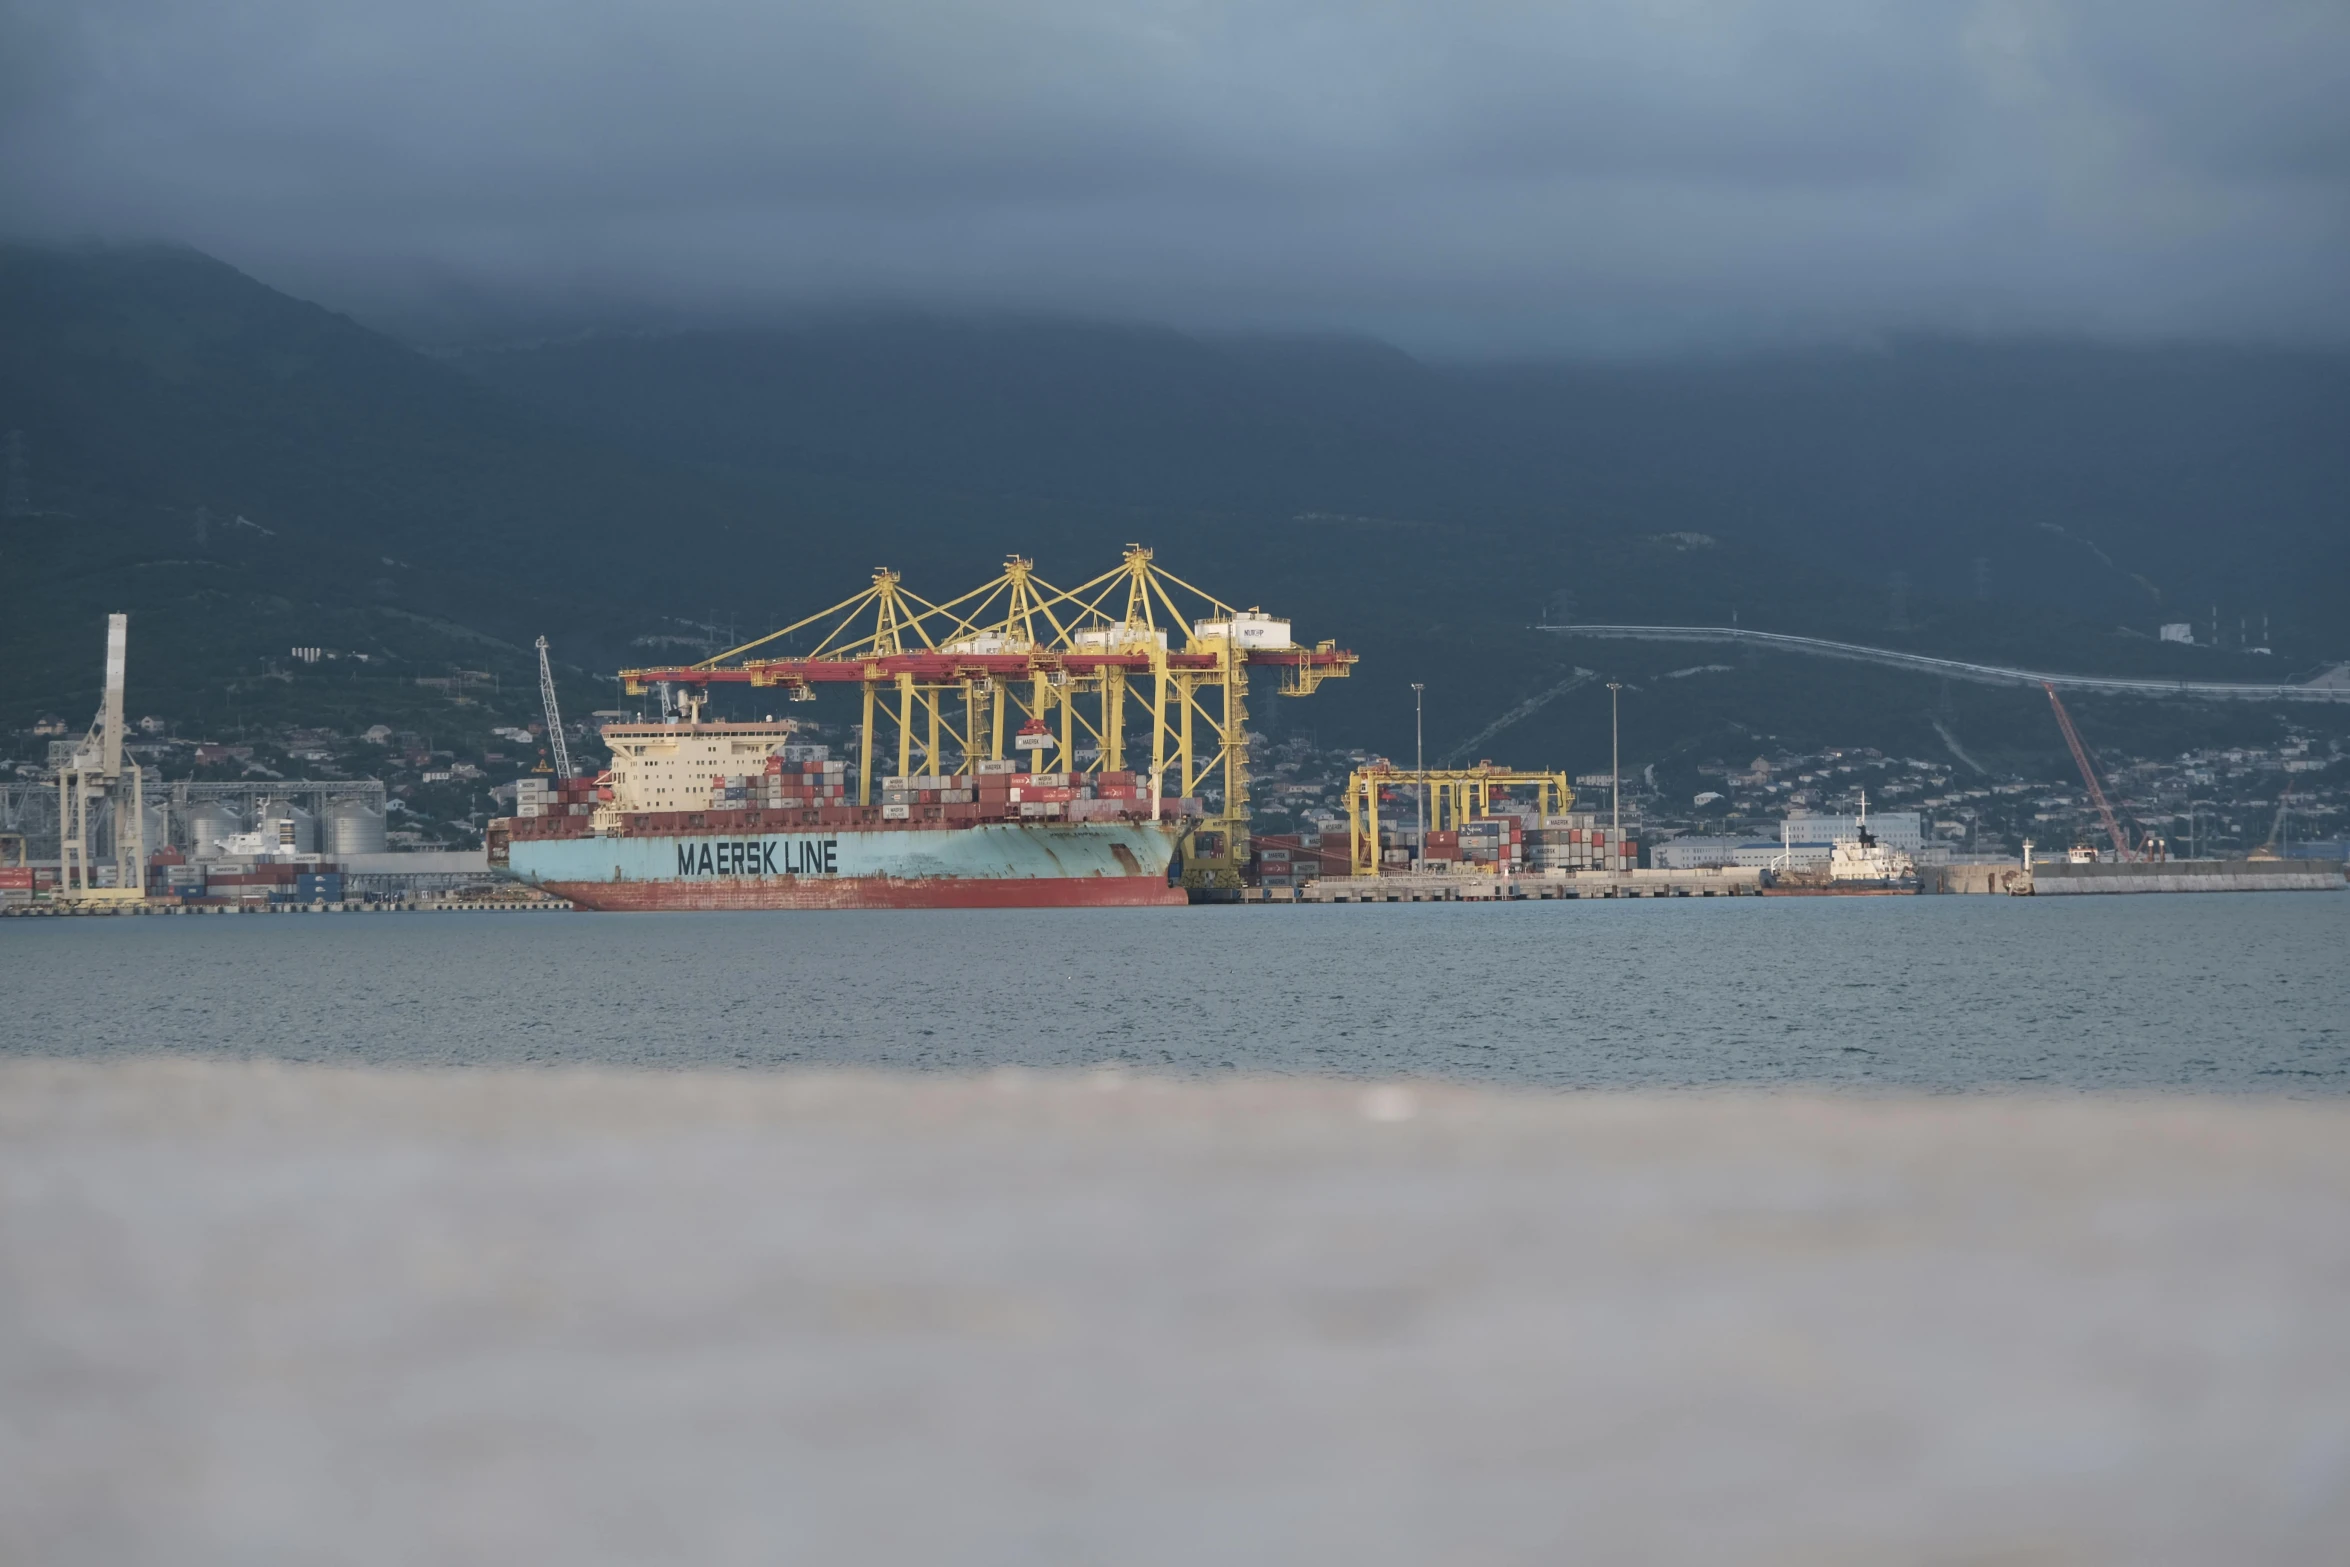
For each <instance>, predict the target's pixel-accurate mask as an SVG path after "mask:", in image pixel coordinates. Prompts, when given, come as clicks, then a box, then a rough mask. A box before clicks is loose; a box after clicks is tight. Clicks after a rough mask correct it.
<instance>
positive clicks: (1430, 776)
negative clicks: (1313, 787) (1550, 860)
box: [1346, 762, 1575, 876]
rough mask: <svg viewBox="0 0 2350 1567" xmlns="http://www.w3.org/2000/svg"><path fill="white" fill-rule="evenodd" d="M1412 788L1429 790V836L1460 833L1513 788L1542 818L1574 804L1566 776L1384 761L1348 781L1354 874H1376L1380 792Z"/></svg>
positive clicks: (1484, 764) (1348, 834) (1484, 765)
mask: <svg viewBox="0 0 2350 1567" xmlns="http://www.w3.org/2000/svg"><path fill="white" fill-rule="evenodd" d="M1413 787H1425V788H1426V789H1427V790H1428V794H1429V799H1428V830H1429V831H1430V832H1443V831H1446V830H1448V828H1449V830H1451V831H1454V832H1458V831H1459V830H1460V827H1461V824H1462V823H1463V822H1466V821H1470V820H1472V819H1474V818H1476V817H1479V816H1484V815H1486V814H1488V813H1489V812H1490V811H1491V810H1492V808H1493V802H1494V799H1495V797H1496V796H1498V795H1501V794H1504V793H1507V792H1508V791H1509V790H1512V789H1532V790H1533V791H1534V803H1535V804H1536V806H1537V807H1539V809H1540V811H1541V814H1542V815H1544V816H1563V815H1565V814H1566V811H1567V808H1568V807H1569V806H1571V805H1573V804H1574V803H1575V791H1574V789H1573V788H1571V787H1570V786H1569V785H1568V783H1567V775H1566V774H1565V773H1522V772H1518V771H1516V770H1514V769H1512V768H1507V767H1496V766H1494V765H1493V764H1492V763H1491V762H1479V763H1478V764H1477V765H1476V766H1475V767H1461V768H1412V767H1389V766H1388V765H1386V764H1385V763H1383V762H1379V763H1373V764H1372V765H1370V766H1368V767H1359V768H1357V769H1355V771H1354V773H1353V774H1352V775H1351V776H1349V777H1348V779H1347V780H1346V841H1347V850H1348V861H1347V863H1348V864H1349V865H1350V866H1352V867H1353V871H1354V874H1355V875H1357V876H1376V875H1378V874H1379V795H1380V791H1382V790H1386V789H1405V788H1413Z"/></svg>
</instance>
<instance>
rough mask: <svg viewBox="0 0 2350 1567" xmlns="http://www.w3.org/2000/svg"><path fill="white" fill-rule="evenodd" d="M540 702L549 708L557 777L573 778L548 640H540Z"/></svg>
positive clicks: (550, 740) (549, 734)
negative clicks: (548, 652) (557, 702)
mask: <svg viewBox="0 0 2350 1567" xmlns="http://www.w3.org/2000/svg"><path fill="white" fill-rule="evenodd" d="M539 700H540V701H541V702H544V703H545V704H546V707H547V746H548V749H549V751H550V752H551V753H552V754H553V756H554V759H555V776H556V777H558V778H569V777H570V776H571V748H570V747H569V746H567V745H565V744H564V743H563V713H562V710H561V709H560V708H558V707H556V705H555V671H554V669H553V667H552V666H551V665H549V664H548V662H547V639H546V638H545V637H541V638H539Z"/></svg>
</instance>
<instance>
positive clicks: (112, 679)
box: [57, 615, 147, 903]
mask: <svg viewBox="0 0 2350 1567" xmlns="http://www.w3.org/2000/svg"><path fill="white" fill-rule="evenodd" d="M130 626H131V617H130V616H128V615H109V616H107V617H106V695H105V696H104V697H103V698H102V699H101V700H100V702H99V706H98V716H97V717H96V718H95V719H93V720H91V722H90V732H89V733H88V734H86V735H84V736H83V737H82V740H81V743H80V744H79V745H77V746H76V747H74V752H73V755H72V756H71V757H70V758H69V759H68V760H67V762H66V764H65V765H64V766H63V767H61V768H59V769H58V772H57V858H58V865H57V894H58V896H59V897H61V898H69V899H75V900H79V901H84V902H91V903H110V902H122V903H130V902H135V901H137V900H139V899H141V898H144V897H145V896H146V895H147V830H146V823H147V819H146V810H145V805H146V802H145V800H144V799H143V798H142V797H141V779H140V776H139V765H138V763H136V762H133V763H131V764H130V765H129V766H128V767H125V766H124V765H123V758H122V684H123V669H124V666H125V665H126V663H127V662H128V660H129V655H130ZM101 847H103V848H104V849H105V851H106V859H107V860H108V862H109V863H110V864H111V865H112V868H113V875H112V876H111V877H109V876H106V875H104V874H102V872H101V870H100V867H99V865H98V863H97V860H96V859H95V858H94V856H95V855H96V854H97V853H98V852H99V850H100V849H101ZM108 882H111V883H112V885H107V883H108Z"/></svg>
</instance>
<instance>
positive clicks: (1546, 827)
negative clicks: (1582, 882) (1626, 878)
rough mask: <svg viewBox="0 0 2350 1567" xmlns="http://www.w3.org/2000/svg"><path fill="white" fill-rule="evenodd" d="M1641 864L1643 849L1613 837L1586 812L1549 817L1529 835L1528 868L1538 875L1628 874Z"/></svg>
mask: <svg viewBox="0 0 2350 1567" xmlns="http://www.w3.org/2000/svg"><path fill="white" fill-rule="evenodd" d="M1639 863H1640V845H1639V844H1638V843H1637V842H1636V841H1634V840H1633V839H1630V838H1624V837H1612V838H1611V837H1610V835H1609V832H1608V829H1607V828H1605V827H1602V826H1600V825H1599V822H1598V818H1597V817H1596V816H1594V815H1592V814H1591V813H1589V812H1586V811H1575V812H1570V813H1569V814H1567V815H1565V816H1546V817H1544V818H1543V819H1542V825H1541V826H1539V827H1536V828H1532V829H1530V830H1529V831H1528V832H1527V834H1526V868H1527V869H1528V870H1535V871H1628V870H1631V869H1633V868H1635V867H1636V866H1638V865H1639Z"/></svg>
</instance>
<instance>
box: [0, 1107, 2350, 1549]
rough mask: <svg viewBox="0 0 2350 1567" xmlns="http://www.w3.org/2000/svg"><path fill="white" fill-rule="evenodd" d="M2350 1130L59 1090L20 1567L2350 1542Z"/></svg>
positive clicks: (9, 1196) (2025, 1111) (25, 1134)
mask: <svg viewBox="0 0 2350 1567" xmlns="http://www.w3.org/2000/svg"><path fill="white" fill-rule="evenodd" d="M2346 1542H2350V1106H2340V1105H2334V1104H2295V1103H2284V1102H2269V1103H2259V1102H2253V1103H2247V1102H2240V1101H2212V1100H2193V1099H2169V1100H2154V1101H2129V1102H2125V1101H2117V1100H2097V1099H2083V1098H2068V1099H2045V1100H2033V1099H2011V1098H1963V1099H1961V1098H1950V1099H1933V1100H1918V1099H1905V1100H1889V1099H1866V1098H1857V1097H1855V1098H1794V1097H1773V1096H1760V1095H1756V1096H1747V1097H1698V1096H1686V1097H1675V1096H1663V1097H1626V1096H1606V1095H1581V1096H1567V1097H1561V1096H1546V1095H1532V1094H1501V1093H1487V1092H1481V1091H1476V1090H1470V1089H1456V1088H1440V1087H1427V1086H1414V1087H1410V1088H1399V1087H1377V1086H1371V1087H1366V1086H1364V1085H1360V1084H1344V1083H1334V1082H1327V1081H1264V1080H1223V1081H1215V1082H1188V1083H1175V1082H1167V1081H1159V1080H1151V1079H1138V1078H1133V1077H1127V1076H1121V1075H1114V1074H1101V1075H1095V1076H1071V1077H1057V1078H1043V1077H1034V1076H999V1077H988V1078H943V1077H888V1076H813V1075H810V1076H791V1075H754V1074H716V1073H712V1074H672V1075H653V1074H632V1073H622V1072H568V1071H541V1072H498V1073H490V1072H391V1071H366V1070H335V1069H319V1068H288V1067H280V1066H269V1065H258V1064H255V1065H246V1064H196V1063H187V1062H144V1063H137V1064H129V1065H114V1066H87V1065H75V1064H61V1063H41V1062H18V1063H14V1064H10V1065H7V1066H4V1067H0V1560H5V1561H8V1562H19V1561H21V1562H39V1563H147V1562H157V1563H161V1562H170V1563H216V1562H217V1563H232V1562H233V1563H239V1564H254V1563H278V1562H288V1563H291V1562H304V1563H310V1562H360V1563H378V1562H382V1563H392V1562H399V1563H424V1562H431V1563H492V1562H495V1563H518V1562H563V1563H599V1562H648V1561H662V1562H724V1563H735V1562H741V1563H754V1562H755V1563H772V1562H814V1563H836V1562H839V1563H846V1562H885V1563H895V1562H908V1563H912V1562H923V1563H936V1562H958V1563H959V1562H979V1563H1031V1562H1081V1563H1091V1562H1118V1563H1130V1562H1131V1563H1152V1564H1157V1563H1168V1564H1174V1563H1183V1564H1199V1563H1207V1562H1218V1563H1222V1562H1247V1563H1254V1562H1268V1563H1269V1562H1283V1563H1290V1562H1312V1563H1319V1562H1344V1563H1389V1562H1393V1563H1435V1562H1442V1563H1484V1562H1511V1563H1516V1562H1546V1563H1547V1562H1564V1561H1594V1562H1618V1561H1621V1562H1651V1561H1653V1562H1707V1563H1713V1562H1727V1561H1739V1562H1788V1563H1796V1562H1802V1563H1822V1562H1872V1563H1875V1562H1990V1561H1997V1562H2016V1563H2024V1562H2033V1563H2037V1562H2066V1563H2071V1562H2117V1563H2118V1562H2129V1563H2149V1562H2182V1563H2184V1562H2196V1563H2203V1562H2221V1561H2225V1562H2235V1563H2241V1562H2267V1561H2274V1562H2302V1561H2342V1560H2346V1559H2350V1544H2346Z"/></svg>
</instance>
